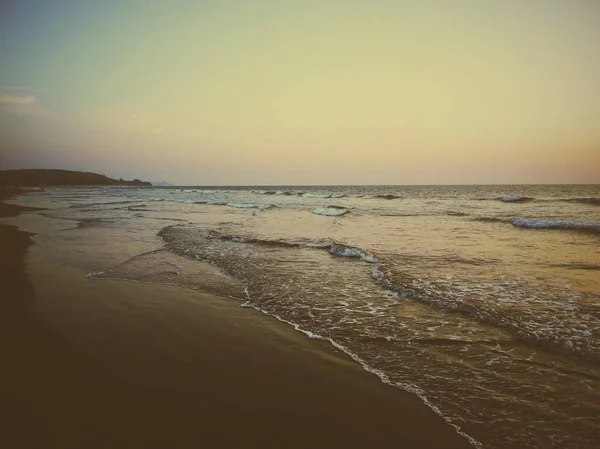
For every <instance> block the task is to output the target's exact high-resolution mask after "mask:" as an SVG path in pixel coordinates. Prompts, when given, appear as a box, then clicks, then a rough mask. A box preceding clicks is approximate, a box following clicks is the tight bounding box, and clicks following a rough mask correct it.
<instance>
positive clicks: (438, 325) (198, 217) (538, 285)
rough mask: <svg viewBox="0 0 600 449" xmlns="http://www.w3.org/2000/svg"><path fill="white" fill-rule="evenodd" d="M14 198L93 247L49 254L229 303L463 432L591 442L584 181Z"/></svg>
mask: <svg viewBox="0 0 600 449" xmlns="http://www.w3.org/2000/svg"><path fill="white" fill-rule="evenodd" d="M30 197H31V199H32V201H36V202H37V204H41V205H42V206H44V205H45V206H46V207H48V208H49V209H48V210H46V211H42V214H44V215H47V216H49V217H53V218H57V219H61V220H64V222H65V223H68V222H72V223H76V225H73V226H71V228H69V229H65V232H63V238H64V239H65V242H67V241H68V240H69V239H78V240H82V241H83V240H85V241H87V242H89V248H88V249H89V250H90V251H93V252H94V254H96V256H97V257H95V259H94V261H93V262H89V261H87V262H85V263H84V264H83V265H82V261H81V260H79V259H77V257H75V256H73V255H72V254H71V253H68V252H66V253H65V254H64V255H61V254H57V255H56V258H57V261H58V263H62V264H65V265H68V266H73V267H76V268H80V269H83V270H86V273H87V274H88V276H89V277H91V278H93V279H98V280H100V279H106V278H118V279H128V280H135V281H140V282H156V283H165V284H175V285H181V286H183V287H186V288H193V289H196V290H200V291H207V292H210V293H215V294H219V295H221V296H226V297H230V298H234V299H235V300H239V301H240V305H241V306H243V307H251V308H254V309H257V310H259V311H261V312H263V313H265V314H267V315H270V316H272V317H273V319H278V320H280V321H283V322H285V323H288V324H289V325H290V326H292V327H293V328H294V329H296V330H297V331H300V332H303V333H304V334H306V335H307V337H309V338H314V339H322V340H326V341H328V342H330V343H331V344H332V345H333V346H334V347H335V348H337V350H340V351H343V352H345V353H347V354H348V355H349V356H350V357H351V358H353V359H354V360H355V361H356V362H358V363H360V364H361V365H362V367H363V368H364V369H365V370H367V371H369V372H371V373H373V374H374V375H376V376H378V377H379V379H380V380H381V381H382V382H384V383H386V384H389V385H391V386H393V387H397V388H401V389H403V390H406V391H408V392H411V393H413V394H415V395H417V396H419V397H420V398H421V400H422V401H423V402H425V403H426V404H427V405H428V406H429V407H431V408H432V409H433V410H434V411H435V412H436V413H438V414H439V415H441V416H442V417H444V419H446V421H447V422H448V423H449V425H452V426H454V427H455V428H456V429H457V431H458V432H460V433H461V434H463V435H464V436H465V437H466V438H468V439H469V441H470V442H471V443H472V444H473V445H474V446H476V447H479V446H483V447H486V448H487V447H489V448H503V447H528V448H548V447H558V448H578V449H580V448H592V447H597V445H598V443H599V441H600V186H597V185H573V186H570V185H556V186H551V185H524V186H517V185H511V186H277V187H272V186H266V187H260V186H252V187H201V186H197V187H196V186H192V187H173V188H153V189H132V188H112V187H111V188H94V189H86V188H54V189H47V190H46V191H45V192H42V193H32V194H30ZM40 243H42V244H43V242H40ZM181 260H185V261H186V262H185V263H182V262H181ZM273 375H275V376H276V375H277V373H276V372H274V373H273ZM348 394H352V392H348ZM357 413H360V411H357ZM365 419H368V417H365Z"/></svg>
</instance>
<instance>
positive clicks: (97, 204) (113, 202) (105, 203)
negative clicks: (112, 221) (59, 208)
mask: <svg viewBox="0 0 600 449" xmlns="http://www.w3.org/2000/svg"><path fill="white" fill-rule="evenodd" d="M139 202H140V201H139V200H137V201H136V200H127V201H107V202H104V203H102V202H98V203H86V204H72V205H70V206H69V209H80V208H82V207H91V206H113V205H115V204H129V203H139Z"/></svg>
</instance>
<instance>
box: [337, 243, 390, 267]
mask: <svg viewBox="0 0 600 449" xmlns="http://www.w3.org/2000/svg"><path fill="white" fill-rule="evenodd" d="M329 252H330V253H331V254H333V255H335V256H340V257H354V258H357V259H360V260H362V261H363V262H367V263H379V259H378V258H377V257H374V256H371V255H370V254H367V253H366V252H364V251H363V250H361V249H359V248H353V247H351V246H345V245H342V244H339V243H332V244H331V246H330V248H329Z"/></svg>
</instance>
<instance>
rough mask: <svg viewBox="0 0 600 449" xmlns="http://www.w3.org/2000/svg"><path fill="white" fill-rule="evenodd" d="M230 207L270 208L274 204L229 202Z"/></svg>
mask: <svg viewBox="0 0 600 449" xmlns="http://www.w3.org/2000/svg"><path fill="white" fill-rule="evenodd" d="M227 205H228V206H229V207H234V208H236V209H259V210H263V209H269V208H271V207H273V206H271V205H270V204H253V203H227Z"/></svg>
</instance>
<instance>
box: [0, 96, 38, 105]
mask: <svg viewBox="0 0 600 449" xmlns="http://www.w3.org/2000/svg"><path fill="white" fill-rule="evenodd" d="M0 103H3V104H12V105H33V104H36V103H37V100H36V99H35V97H34V96H33V95H26V96H16V95H0Z"/></svg>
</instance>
